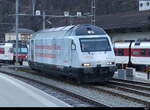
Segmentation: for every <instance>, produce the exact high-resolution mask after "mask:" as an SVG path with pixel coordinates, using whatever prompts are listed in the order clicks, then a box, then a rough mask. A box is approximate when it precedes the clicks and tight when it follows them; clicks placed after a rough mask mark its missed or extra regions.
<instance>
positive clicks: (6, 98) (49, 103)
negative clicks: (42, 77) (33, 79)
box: [0, 73, 71, 107]
mask: <svg viewBox="0 0 150 110" xmlns="http://www.w3.org/2000/svg"><path fill="white" fill-rule="evenodd" d="M0 107H71V105H69V104H67V103H65V102H63V101H61V100H59V99H57V98H55V97H53V96H51V95H49V94H47V93H45V92H43V91H41V90H39V89H37V88H35V87H33V86H31V85H28V84H26V83H24V82H22V81H20V80H17V79H15V78H13V77H11V76H8V75H5V74H1V73H0Z"/></svg>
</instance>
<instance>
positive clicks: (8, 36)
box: [5, 33, 31, 41]
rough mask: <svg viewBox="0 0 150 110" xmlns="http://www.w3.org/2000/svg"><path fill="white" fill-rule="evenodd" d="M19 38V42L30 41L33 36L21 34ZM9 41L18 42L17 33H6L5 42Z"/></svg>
mask: <svg viewBox="0 0 150 110" xmlns="http://www.w3.org/2000/svg"><path fill="white" fill-rule="evenodd" d="M18 38H19V40H28V39H30V38H31V34H24V33H19V34H18ZM8 40H16V34H15V33H5V41H8Z"/></svg>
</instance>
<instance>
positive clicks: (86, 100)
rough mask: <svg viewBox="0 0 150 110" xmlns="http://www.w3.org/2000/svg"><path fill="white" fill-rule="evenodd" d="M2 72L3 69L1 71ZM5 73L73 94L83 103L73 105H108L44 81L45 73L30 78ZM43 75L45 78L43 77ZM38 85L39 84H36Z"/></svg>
mask: <svg viewBox="0 0 150 110" xmlns="http://www.w3.org/2000/svg"><path fill="white" fill-rule="evenodd" d="M1 72H2V71H1ZM3 74H7V75H10V76H12V77H15V78H17V79H19V80H22V81H24V82H27V83H28V84H31V85H32V86H34V85H35V86H36V85H40V86H44V88H50V89H53V90H55V91H57V92H61V93H63V94H66V95H67V97H68V96H69V97H70V96H71V97H73V98H75V99H77V100H80V102H81V103H79V104H73V105H75V106H77V107H78V106H79V107H80V106H91V107H92V106H93V107H96V106H98V107H108V106H107V105H104V104H101V103H99V102H97V101H95V100H91V99H90V98H88V97H85V96H82V95H80V94H76V93H75V92H72V91H68V90H66V89H63V88H60V87H57V86H55V85H53V84H50V83H45V82H44V79H45V81H46V80H47V78H44V77H43V75H42V76H41V75H34V76H35V77H36V78H34V79H33V78H29V77H24V76H22V75H19V74H11V73H10V72H3ZM42 77H43V78H42ZM41 79H43V80H41ZM36 87H37V86H36ZM72 103H74V102H72Z"/></svg>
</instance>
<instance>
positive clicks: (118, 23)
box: [96, 11, 150, 30]
mask: <svg viewBox="0 0 150 110" xmlns="http://www.w3.org/2000/svg"><path fill="white" fill-rule="evenodd" d="M96 24H97V25H98V26H101V27H102V28H104V29H106V30H109V29H120V28H139V27H148V26H150V11H142V12H126V13H120V14H113V15H103V16H98V17H97V18H96Z"/></svg>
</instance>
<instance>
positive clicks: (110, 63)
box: [107, 62, 115, 65]
mask: <svg viewBox="0 0 150 110" xmlns="http://www.w3.org/2000/svg"><path fill="white" fill-rule="evenodd" d="M112 64H115V63H114V62H107V65H112Z"/></svg>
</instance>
